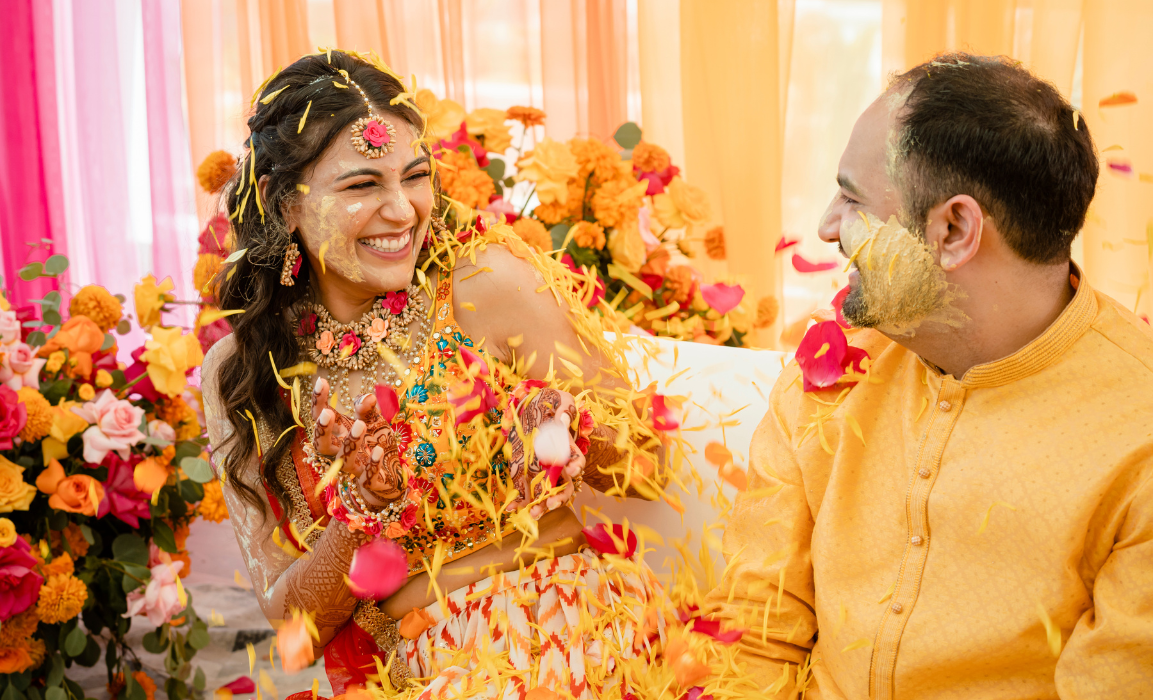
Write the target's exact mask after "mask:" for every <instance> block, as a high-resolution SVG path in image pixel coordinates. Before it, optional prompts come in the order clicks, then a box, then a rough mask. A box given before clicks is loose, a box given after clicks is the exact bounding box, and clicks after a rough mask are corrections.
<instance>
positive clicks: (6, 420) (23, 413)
mask: <svg viewBox="0 0 1153 700" xmlns="http://www.w3.org/2000/svg"><path fill="white" fill-rule="evenodd" d="M27 422H28V409H27V408H26V407H25V406H24V404H22V403H20V396H19V394H17V393H16V392H15V391H12V390H11V389H9V388H8V387H7V386H5V385H3V384H0V450H10V449H12V438H14V437H16V436H17V435H19V434H20V431H21V430H23V429H24V424H25V423H27Z"/></svg>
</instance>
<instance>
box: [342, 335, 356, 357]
mask: <svg viewBox="0 0 1153 700" xmlns="http://www.w3.org/2000/svg"><path fill="white" fill-rule="evenodd" d="M360 345H361V342H360V336H359V335H356V334H355V333H345V334H344V336H343V337H342V338H341V339H340V356H341V357H352V356H353V355H355V354H356V353H357V351H358V350H360Z"/></svg>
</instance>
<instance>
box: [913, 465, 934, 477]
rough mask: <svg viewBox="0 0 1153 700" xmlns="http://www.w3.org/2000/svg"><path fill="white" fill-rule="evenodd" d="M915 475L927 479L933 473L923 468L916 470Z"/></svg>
mask: <svg viewBox="0 0 1153 700" xmlns="http://www.w3.org/2000/svg"><path fill="white" fill-rule="evenodd" d="M917 475H918V476H920V477H921V478H922V479H928V478H929V477H930V476H932V475H933V472H931V471H929V470H928V469H926V468H925V467H921V468H920V469H918V470H917Z"/></svg>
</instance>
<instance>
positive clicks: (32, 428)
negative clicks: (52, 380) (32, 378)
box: [17, 386, 53, 442]
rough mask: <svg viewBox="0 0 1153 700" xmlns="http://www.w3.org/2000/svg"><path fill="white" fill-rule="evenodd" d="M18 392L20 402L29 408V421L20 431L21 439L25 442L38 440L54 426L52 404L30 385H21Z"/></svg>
mask: <svg viewBox="0 0 1153 700" xmlns="http://www.w3.org/2000/svg"><path fill="white" fill-rule="evenodd" d="M17 393H18V395H19V397H20V398H19V401H20V403H22V404H24V407H25V408H26V409H27V410H28V421H27V422H26V423H25V424H24V428H23V429H22V430H21V431H20V439H22V440H24V441H25V442H36V441H37V440H39V439H40V438H42V437H44V436H45V435H47V434H48V431H49V430H51V428H52V418H53V414H52V404H50V403H48V399H46V398H44V396H43V395H42V394H41V393H40V392H39V391H37V390H35V389H33V388H32V387H30V386H25V387H21V388H20V391H19V392H17Z"/></svg>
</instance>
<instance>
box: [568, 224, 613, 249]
mask: <svg viewBox="0 0 1153 700" xmlns="http://www.w3.org/2000/svg"><path fill="white" fill-rule="evenodd" d="M572 239H573V242H574V243H576V244H577V245H579V246H580V247H582V248H593V249H595V250H604V247H605V230H604V227H602V226H601V225H600V224H595V223H593V222H591V221H578V222H577V223H576V224H575V225H574V226H573V231H572Z"/></svg>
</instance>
